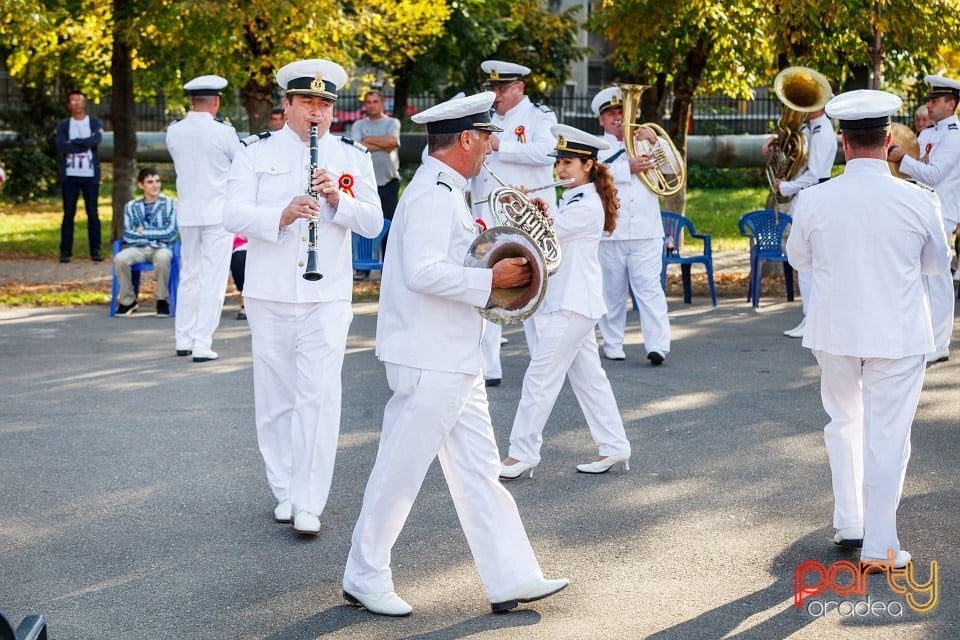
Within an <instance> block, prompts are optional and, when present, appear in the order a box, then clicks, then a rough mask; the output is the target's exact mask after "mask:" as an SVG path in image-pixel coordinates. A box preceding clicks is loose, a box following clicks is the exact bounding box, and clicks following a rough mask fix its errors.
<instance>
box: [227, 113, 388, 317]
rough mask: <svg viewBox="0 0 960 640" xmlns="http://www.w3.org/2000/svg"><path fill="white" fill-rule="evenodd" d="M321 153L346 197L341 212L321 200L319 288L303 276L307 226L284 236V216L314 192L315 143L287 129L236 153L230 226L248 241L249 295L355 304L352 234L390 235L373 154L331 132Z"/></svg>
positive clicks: (321, 163)
mask: <svg viewBox="0 0 960 640" xmlns="http://www.w3.org/2000/svg"><path fill="white" fill-rule="evenodd" d="M319 151H320V155H319V158H320V160H319V166H320V168H322V169H326V170H327V171H329V172H331V173H332V174H334V175H337V176H340V177H339V180H340V182H341V194H340V203H339V205H338V206H337V209H336V211H334V210H333V208H332V207H331V206H329V205H328V204H326V201H325V200H322V199H321V206H322V208H321V212H320V217H319V223H318V224H317V258H318V268H319V271H320V273H321V274H323V278H322V279H320V280H317V281H313V282H311V281H309V280H304V279H303V277H302V276H303V272H304V270H305V268H306V261H307V224H308V223H307V221H306V220H302V219H301V220H297V221H295V222H294V223H293V224H291V225H290V226H288V227H286V228H285V229H283V230H281V229H280V215H281V214H282V213H283V209H284V208H285V207H286V206H287V205H288V204H289V203H290V200H291V199H292V198H293V197H294V196H297V195H301V194H305V193H306V190H307V182H308V180H307V173H308V167H309V166H310V149H309V145H308V143H306V142H304V141H303V140H301V139H300V136H298V135H297V134H296V133H294V131H293V130H292V129H290V127H289V126H284V128H283V129H281V130H280V131H277V132H276V133H274V134H273V135H271V136H270V137H269V138H266V139H265V140H263V141H261V142H258V143H256V144H253V145H251V146H249V147H245V148H244V149H243V150H242V151H241V152H240V153H239V154H237V158H236V161H235V162H234V163H233V166H232V167H231V169H230V175H229V178H228V195H227V208H226V211H225V219H224V224H225V225H226V227H227V229H228V230H229V231H232V232H233V233H237V234H240V235H244V236H246V237H247V239H248V243H247V264H246V278H245V281H244V285H243V295H244V296H247V297H251V298H260V299H263V300H273V301H276V302H327V301H331V300H350V299H352V297H353V262H352V259H353V253H352V252H353V249H352V244H351V236H350V232H351V231H356V232H357V233H359V234H360V235H362V236H365V237H367V238H373V237H376V235H377V234H379V233H380V230H381V229H382V228H383V211H382V210H381V208H380V197H379V196H378V195H377V183H376V180H375V179H374V176H373V165H372V163H371V162H370V155H369V154H368V153H365V152H363V151H360V150H359V149H357V148H355V147H353V146H351V145H349V144H346V143H344V142H341V140H340V138H339V137H337V136H335V135H332V134H330V133H328V134H326V135H324V136H321V137H320V139H319ZM350 192H352V195H351V193H350Z"/></svg>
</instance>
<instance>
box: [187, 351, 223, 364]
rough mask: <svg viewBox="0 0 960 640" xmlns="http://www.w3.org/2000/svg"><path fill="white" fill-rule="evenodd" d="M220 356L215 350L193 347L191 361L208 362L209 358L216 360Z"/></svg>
mask: <svg viewBox="0 0 960 640" xmlns="http://www.w3.org/2000/svg"><path fill="white" fill-rule="evenodd" d="M219 357H220V356H218V355H217V352H216V351H211V350H210V349H196V348H195V349H194V350H193V361H194V362H208V361H210V360H216V359H217V358H219Z"/></svg>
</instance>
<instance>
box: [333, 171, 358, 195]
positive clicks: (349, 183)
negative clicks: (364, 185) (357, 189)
mask: <svg viewBox="0 0 960 640" xmlns="http://www.w3.org/2000/svg"><path fill="white" fill-rule="evenodd" d="M355 182H356V180H354V179H353V176H352V175H350V174H349V173H345V174H343V175H342V176H340V180H338V181H337V186H339V187H340V191H343V192H344V193H345V194H347V195H348V196H350V197H351V198H355V197H356V196H354V195H353V184H354V183H355Z"/></svg>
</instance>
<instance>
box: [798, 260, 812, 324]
mask: <svg viewBox="0 0 960 640" xmlns="http://www.w3.org/2000/svg"><path fill="white" fill-rule="evenodd" d="M797 283H798V284H799V285H800V303H801V304H802V305H803V315H804V317H806V315H807V309H809V308H810V289H811V288H813V271H797Z"/></svg>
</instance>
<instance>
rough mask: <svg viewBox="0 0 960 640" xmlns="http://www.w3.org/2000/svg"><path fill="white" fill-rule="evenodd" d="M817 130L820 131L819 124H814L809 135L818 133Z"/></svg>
mask: <svg viewBox="0 0 960 640" xmlns="http://www.w3.org/2000/svg"><path fill="white" fill-rule="evenodd" d="M819 131H820V125H819V124H818V125H817V126H815V127H814V128H813V130H812V131H811V132H810V135H813V134H815V133H818V132H819Z"/></svg>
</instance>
